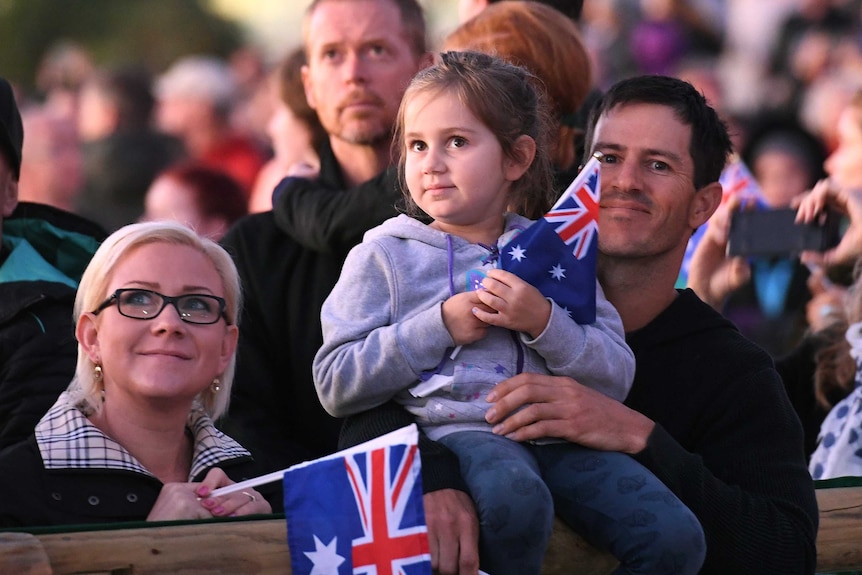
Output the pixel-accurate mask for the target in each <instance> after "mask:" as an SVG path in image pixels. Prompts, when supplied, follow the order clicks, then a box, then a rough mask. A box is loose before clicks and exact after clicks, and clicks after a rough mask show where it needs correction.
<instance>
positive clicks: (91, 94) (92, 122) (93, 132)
mask: <svg viewBox="0 0 862 575" xmlns="http://www.w3.org/2000/svg"><path fill="white" fill-rule="evenodd" d="M116 124H117V111H116V109H115V107H114V106H113V105H112V103H111V102H110V101H109V100H108V99H107V98H105V97H104V96H103V95H102V94H101V93H100V92H99V91H98V90H97V89H96V88H94V87H92V86H85V87H84V89H83V90H81V94H80V96H79V100H78V136H79V137H80V138H81V140H82V141H84V142H89V141H92V140H98V139H100V138H104V137H106V136H109V135H110V134H111V133H113V131H114V130H115V129H116Z"/></svg>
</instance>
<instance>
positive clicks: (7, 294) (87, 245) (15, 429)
mask: <svg viewBox="0 0 862 575" xmlns="http://www.w3.org/2000/svg"><path fill="white" fill-rule="evenodd" d="M104 238H105V232H104V230H102V229H101V228H100V227H99V226H97V225H96V224H93V223H92V222H90V221H88V220H85V219H83V218H81V217H79V216H76V215H74V214H71V213H69V212H65V211H62V210H59V209H56V208H53V207H50V206H46V205H42V204H32V203H27V202H21V203H20V204H19V205H18V207H17V209H16V210H15V211H14V212H13V213H12V215H11V216H10V217H9V218H6V219H5V220H3V248H2V251H0V254H2V256H0V449H2V448H4V447H6V446H9V445H11V444H13V443H16V442H19V441H22V440H24V439H26V437H27V436H28V435H30V434H31V433H32V432H33V428H34V427H35V425H36V422H38V421H39V419H40V418H41V417H42V415H44V414H45V412H46V411H47V410H48V408H49V407H51V405H53V403H54V401H55V400H56V399H57V396H58V395H60V393H61V392H62V391H63V390H64V389H66V387H67V386H68V385H69V382H70V381H71V380H72V376H73V375H74V373H75V363H76V360H77V349H78V346H77V341H76V340H75V326H74V323H73V322H72V305H73V304H74V301H75V290H76V288H77V284H78V281H79V280H80V279H81V274H82V273H83V272H84V269H85V268H86V266H87V264H88V263H89V261H90V258H91V257H92V255H93V253H94V252H95V250H96V249H97V248H98V246H99V243H100V242H101V241H102V240H103V239H104ZM25 240H26V241H25ZM31 250H32V251H31Z"/></svg>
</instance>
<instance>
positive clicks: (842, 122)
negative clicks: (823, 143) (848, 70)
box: [823, 107, 862, 188]
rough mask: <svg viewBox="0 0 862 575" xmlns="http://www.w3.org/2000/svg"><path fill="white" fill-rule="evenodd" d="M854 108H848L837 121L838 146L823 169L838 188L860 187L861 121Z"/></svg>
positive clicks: (861, 176)
mask: <svg viewBox="0 0 862 575" xmlns="http://www.w3.org/2000/svg"><path fill="white" fill-rule="evenodd" d="M859 115H860V113H859V112H858V111H857V110H856V108H855V107H848V108H846V109H845V110H844V111H843V112H841V116H840V117H839V119H838V128H837V135H838V146H837V147H836V148H835V151H834V152H832V154H830V156H829V157H828V158H826V162H825V163H824V164H823V167H824V168H825V169H826V173H827V174H829V177H830V178H831V179H832V180H833V181H834V182H835V184H836V185H837V186H838V187H839V188H858V187H860V186H862V120H860V118H859Z"/></svg>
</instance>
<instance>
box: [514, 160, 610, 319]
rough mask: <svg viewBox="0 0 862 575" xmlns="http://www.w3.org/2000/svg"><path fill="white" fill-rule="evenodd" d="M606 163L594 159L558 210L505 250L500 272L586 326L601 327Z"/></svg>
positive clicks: (533, 225) (553, 210)
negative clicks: (599, 273)
mask: <svg viewBox="0 0 862 575" xmlns="http://www.w3.org/2000/svg"><path fill="white" fill-rule="evenodd" d="M600 194H601V163H600V162H599V159H598V158H597V157H592V158H590V161H589V162H587V165H586V166H584V168H583V169H582V170H581V171H580V173H579V174H578V175H577V177H576V178H575V179H574V181H573V182H572V183H571V185H569V187H568V188H566V191H565V192H563V194H562V196H560V199H559V200H557V203H556V204H554V207H553V208H551V210H550V211H549V212H548V213H547V214H545V215H544V217H542V218H540V219H539V220H536V221H535V222H533V224H532V225H530V227H528V228H527V229H526V230H524V231H523V232H521V233H520V234H518V235H517V236H515V237H514V238H512V239H511V240H509V242H508V243H506V245H504V246H502V247H501V248H500V267H501V268H502V269H504V270H507V271H510V272H512V273H514V274H517V275H518V276H519V277H520V278H522V279H524V280H526V281H528V282H530V283H531V284H532V285H534V286H535V287H536V288H537V289H538V290H539V291H540V292H542V294H543V295H544V296H545V297H549V298H551V299H552V300H554V302H555V303H556V304H557V305H559V306H560V307H561V308H563V309H564V310H565V311H566V312H567V313H568V314H569V315H570V316H571V317H572V318H573V319H574V320H575V321H577V322H578V323H580V324H590V323H593V322H595V321H596V254H597V252H598V237H597V236H598V232H599V220H598V218H599V196H600Z"/></svg>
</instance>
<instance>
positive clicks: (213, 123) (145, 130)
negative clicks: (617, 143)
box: [18, 0, 862, 231]
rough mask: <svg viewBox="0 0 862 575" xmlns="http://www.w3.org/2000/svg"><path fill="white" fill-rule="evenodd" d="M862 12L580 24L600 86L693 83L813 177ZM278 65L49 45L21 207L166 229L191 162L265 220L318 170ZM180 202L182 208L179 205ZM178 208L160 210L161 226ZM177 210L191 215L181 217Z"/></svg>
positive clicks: (602, 7)
mask: <svg viewBox="0 0 862 575" xmlns="http://www.w3.org/2000/svg"><path fill="white" fill-rule="evenodd" d="M860 6H862V2H859V0H760V1H758V2H746V1H743V0H586V1H585V2H584V5H583V13H582V15H581V21H580V28H581V32H582V34H583V38H584V41H585V43H586V45H587V47H588V49H589V52H590V54H591V56H592V58H593V68H594V72H595V85H596V87H597V88H599V89H603V88H606V87H608V86H610V85H611V84H612V83H613V82H615V81H616V80H619V79H621V78H625V77H628V76H632V75H636V74H641V73H658V74H669V75H675V76H678V77H681V78H683V79H686V80H688V81H690V82H692V83H693V84H694V85H695V86H696V87H697V88H698V89H699V90H701V91H702V92H703V93H704V94H705V95H706V96H707V97H708V99H709V101H710V102H711V103H712V104H713V105H714V106H715V107H716V108H717V109H719V110H720V111H721V112H722V113H723V114H724V116H725V119H726V121H727V122H728V123H729V124H730V125H731V126H732V128H733V130H732V132H733V136H734V137H735V144H736V146H737V149H738V150H739V151H740V152H742V151H746V153H748V154H749V160H750V159H751V158H750V155H751V154H753V153H754V151H753V147H756V146H755V144H754V143H753V140H754V139H757V140H758V145H759V146H760V148H763V147H764V146H766V147H768V144H769V142H770V134H771V135H773V136H774V135H775V134H778V133H780V132H781V131H793V132H794V133H798V134H802V135H801V136H800V137H803V138H808V139H810V140H813V141H814V143H815V145H813V146H808V147H804V149H803V147H798V149H797V150H796V151H797V152H798V153H799V154H803V155H804V156H805V161H804V162H803V163H804V164H805V165H806V166H807V165H808V164H810V165H811V166H812V168H811V169H808V168H806V169H807V170H808V172H809V178H808V180H810V177H815V178H816V177H817V176H818V174H819V172H820V163H821V162H822V159H821V158H820V155H821V154H828V153H829V152H830V151H832V150H834V148H835V147H836V146H837V140H838V134H837V129H838V128H837V126H838V117H837V114H838V112H839V111H840V110H841V109H842V107H843V106H844V105H845V104H846V103H847V102H849V100H850V98H851V96H852V95H853V93H854V92H855V90H856V89H857V88H858V87H859V85H860V84H862V80H860V78H862V75H860V74H859V69H860V67H862V25H860V22H862V18H860V14H862V7H860ZM271 60H272V58H268V57H266V56H265V55H264V54H263V52H262V51H260V50H257V49H255V48H253V47H251V46H249V47H246V48H243V49H241V50H238V51H237V52H235V53H233V54H231V55H229V56H228V57H226V58H222V57H217V56H215V55H202V54H193V55H188V56H186V57H183V58H180V59H179V60H177V61H176V62H174V63H173V64H172V65H171V66H170V67H169V68H168V69H166V70H145V69H144V68H143V67H141V66H135V65H125V66H120V67H117V66H111V67H108V66H103V65H100V63H98V62H94V61H93V59H92V58H91V57H90V55H89V54H88V53H87V52H86V50H84V49H83V48H82V47H81V46H78V45H75V44H70V43H59V44H57V45H55V46H52V47H51V49H50V50H48V51H47V53H46V54H45V55H44V57H43V60H42V64H41V66H40V69H39V70H38V73H37V77H36V78H35V79H34V84H35V86H36V90H34V91H33V93H21V90H20V89H19V93H18V97H19V99H20V101H21V102H22V109H23V110H24V123H25V125H26V133H27V135H28V137H27V141H26V143H25V146H27V153H25V154H24V157H25V158H26V160H25V164H24V166H22V177H21V199H22V200H34V201H39V202H43V203H49V204H52V205H56V206H59V207H62V208H65V209H71V210H73V211H76V212H79V213H81V214H83V215H86V216H88V217H90V218H92V219H95V220H96V221H97V222H99V223H101V224H102V225H104V226H105V227H106V228H107V229H108V230H109V231H110V230H113V229H117V228H118V227H120V226H121V225H123V224H126V223H129V222H133V221H136V220H138V219H141V218H143V219H148V218H152V217H157V215H156V214H153V213H151V212H150V211H148V208H147V206H148V201H146V199H145V196H146V193H147V190H148V189H149V188H150V184H151V183H152V182H153V181H154V180H155V177H156V175H158V174H159V173H160V172H161V171H162V170H164V169H166V168H168V167H170V166H173V165H175V164H176V163H177V162H186V163H192V164H195V165H196V166H197V167H199V168H207V169H212V170H217V171H220V172H224V173H226V174H227V175H228V176H229V177H230V178H232V179H233V181H234V182H235V183H236V184H237V185H238V186H239V187H240V188H241V189H242V190H243V192H244V193H245V194H246V197H247V200H248V209H249V210H251V211H262V210H266V209H268V208H269V207H270V206H271V191H272V189H273V187H274V186H275V184H276V183H277V182H278V181H279V180H280V179H281V177H283V176H284V175H285V174H286V173H287V171H288V169H289V166H291V165H297V164H307V165H309V166H311V167H312V168H316V162H317V159H316V157H315V152H314V150H315V147H314V145H315V142H317V141H318V140H316V139H315V138H320V137H321V133H322V132H320V129H319V126H318V125H317V124H316V118H315V117H314V114H313V113H312V112H311V110H310V109H309V108H308V106H307V104H306V103H305V100H304V93H303V89H302V82H301V77H300V72H299V69H300V67H301V65H302V54H301V52H299V51H297V50H292V51H291V53H290V54H286V55H285V56H284V58H283V59H279V60H278V61H275V62H273V61H271ZM773 140H774V139H773ZM806 145H807V144H806ZM778 173H783V172H781V170H779V171H778ZM803 179H805V178H803ZM805 185H810V181H806V182H805ZM209 193H211V194H215V193H218V194H219V197H221V195H222V194H224V197H225V200H224V203H225V204H226V206H227V205H229V206H231V207H225V209H224V210H223V211H221V210H218V209H217V208H218V207H220V205H221V203H222V202H221V200H217V201H208V202H205V203H199V202H196V201H191V205H192V206H193V207H194V208H195V209H197V210H199V211H201V212H207V213H206V214H205V216H203V215H202V216H199V217H218V218H222V219H223V220H224V225H225V226H227V225H229V224H230V222H231V218H234V217H236V216H237V215H241V214H239V213H238V212H237V211H236V209H235V208H234V207H233V206H235V203H236V202H235V200H234V199H233V198H232V197H231V195H232V192H227V191H225V192H215V191H210V192H209ZM176 198H177V201H178V202H186V203H188V200H186V199H185V197H184V196H182V194H177V195H176ZM165 209H167V211H165ZM172 209H174V208H171V207H170V206H168V207H167V208H165V207H164V206H162V211H161V212H160V213H159V214H158V217H163V216H164V215H165V214H166V213H171V210H172ZM214 210H215V211H214ZM175 211H176V214H178V215H179V214H185V213H187V210H185V208H184V207H182V206H178V207H176V208H175ZM192 221H195V222H196V221H197V220H186V223H189V222H192ZM214 227H216V228H217V227H218V226H217V225H215V226H214Z"/></svg>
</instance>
